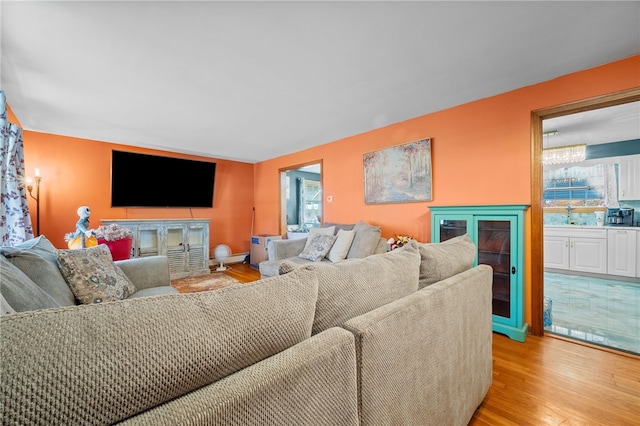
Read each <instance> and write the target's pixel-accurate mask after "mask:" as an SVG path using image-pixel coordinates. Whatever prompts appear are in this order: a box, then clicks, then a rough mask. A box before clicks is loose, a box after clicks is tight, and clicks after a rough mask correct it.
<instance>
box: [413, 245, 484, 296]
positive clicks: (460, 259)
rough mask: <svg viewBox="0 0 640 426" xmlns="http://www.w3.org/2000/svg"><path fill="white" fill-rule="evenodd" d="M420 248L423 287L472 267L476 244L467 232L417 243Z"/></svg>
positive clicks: (421, 283) (421, 284) (421, 282)
mask: <svg viewBox="0 0 640 426" xmlns="http://www.w3.org/2000/svg"><path fill="white" fill-rule="evenodd" d="M418 245H419V249H420V258H421V261H420V283H419V287H420V288H424V287H426V286H428V285H431V284H433V283H435V282H438V281H442V280H444V279H447V278H449V277H452V276H454V275H456V274H459V273H460V272H463V271H466V270H467V269H471V268H472V267H473V262H474V261H475V258H476V246H475V244H474V243H473V241H471V238H470V237H469V235H468V234H464V235H460V236H458V237H454V238H451V239H449V240H446V241H443V242H441V243H418Z"/></svg>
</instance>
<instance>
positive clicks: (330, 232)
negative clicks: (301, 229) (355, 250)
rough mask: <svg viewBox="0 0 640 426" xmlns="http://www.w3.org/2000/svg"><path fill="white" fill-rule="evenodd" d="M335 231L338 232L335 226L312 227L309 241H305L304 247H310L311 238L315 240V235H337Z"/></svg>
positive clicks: (308, 237) (308, 236)
mask: <svg viewBox="0 0 640 426" xmlns="http://www.w3.org/2000/svg"><path fill="white" fill-rule="evenodd" d="M335 233H336V228H335V226H329V227H327V228H311V229H310V230H309V235H307V241H305V243H304V248H305V249H306V248H307V247H309V244H311V240H313V237H315V236H316V235H318V234H322V235H335Z"/></svg>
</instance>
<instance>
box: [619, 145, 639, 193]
mask: <svg viewBox="0 0 640 426" xmlns="http://www.w3.org/2000/svg"><path fill="white" fill-rule="evenodd" d="M618 178H619V181H618V199H620V200H640V155H629V156H626V157H620V159H619V160H618Z"/></svg>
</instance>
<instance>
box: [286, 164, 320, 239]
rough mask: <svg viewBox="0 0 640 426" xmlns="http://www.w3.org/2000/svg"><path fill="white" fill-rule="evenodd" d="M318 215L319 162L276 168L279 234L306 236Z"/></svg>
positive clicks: (317, 221)
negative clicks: (278, 170)
mask: <svg viewBox="0 0 640 426" xmlns="http://www.w3.org/2000/svg"><path fill="white" fill-rule="evenodd" d="M322 215H323V205H322V161H321V160H320V161H315V162H310V163H305V164H299V165H295V166H291V167H287V168H283V169H280V234H281V235H283V236H284V235H287V237H288V238H296V237H300V238H301V237H306V234H307V233H308V232H309V229H310V228H314V227H319V226H320V224H321V223H322Z"/></svg>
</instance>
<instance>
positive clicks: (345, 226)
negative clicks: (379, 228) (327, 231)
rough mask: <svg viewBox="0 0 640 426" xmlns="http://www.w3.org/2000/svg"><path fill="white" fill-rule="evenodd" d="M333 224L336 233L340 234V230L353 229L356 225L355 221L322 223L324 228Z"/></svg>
mask: <svg viewBox="0 0 640 426" xmlns="http://www.w3.org/2000/svg"><path fill="white" fill-rule="evenodd" d="M331 226H333V227H334V229H335V234H336V235H337V234H338V231H340V230H341V229H342V230H345V231H352V230H353V227H354V226H356V224H355V223H331V222H325V223H323V224H322V228H329V227H331Z"/></svg>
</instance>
